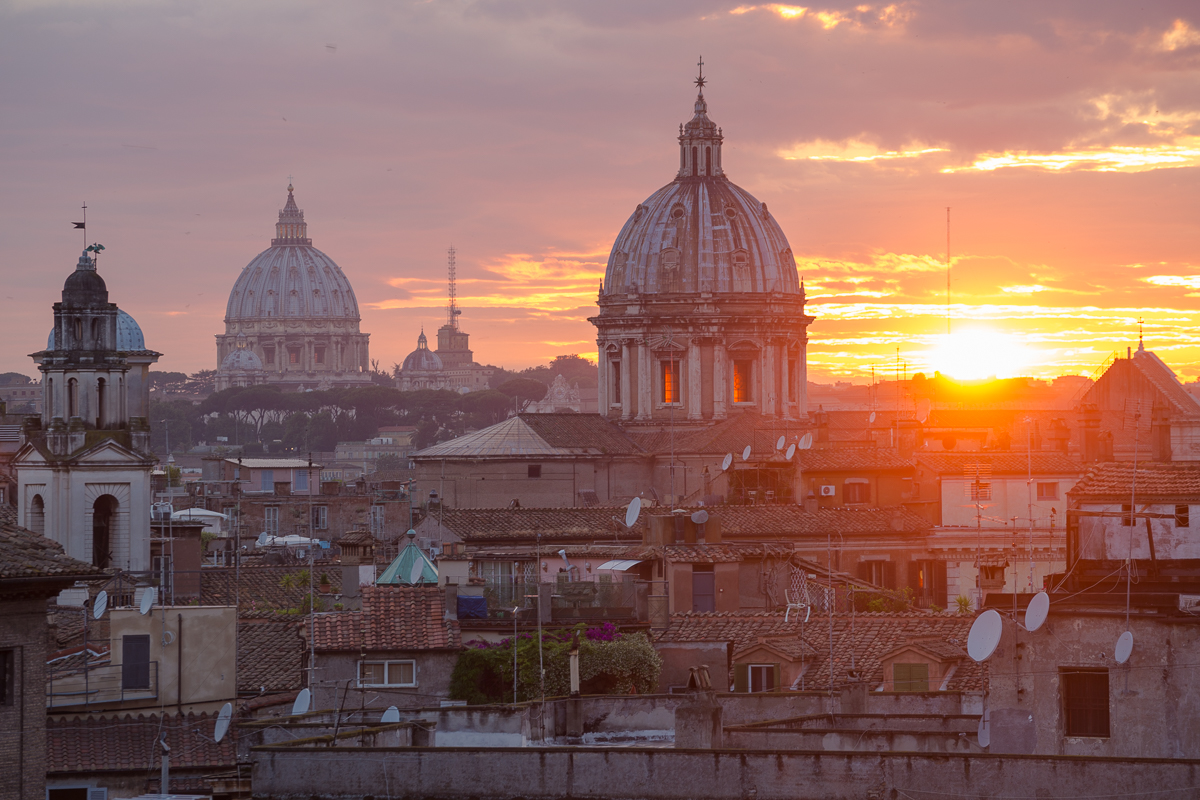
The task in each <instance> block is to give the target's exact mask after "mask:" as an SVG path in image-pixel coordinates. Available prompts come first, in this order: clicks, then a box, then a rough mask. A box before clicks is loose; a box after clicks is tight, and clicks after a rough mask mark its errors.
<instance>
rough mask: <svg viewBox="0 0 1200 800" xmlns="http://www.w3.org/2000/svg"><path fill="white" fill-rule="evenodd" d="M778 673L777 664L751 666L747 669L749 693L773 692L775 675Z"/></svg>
mask: <svg viewBox="0 0 1200 800" xmlns="http://www.w3.org/2000/svg"><path fill="white" fill-rule="evenodd" d="M778 671H779V666H778V665H777V664H751V665H750V666H749V667H748V668H747V673H748V675H749V678H750V691H751V692H773V691H775V673H776V672H778Z"/></svg>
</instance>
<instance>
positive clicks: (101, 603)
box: [92, 589, 108, 619]
mask: <svg viewBox="0 0 1200 800" xmlns="http://www.w3.org/2000/svg"><path fill="white" fill-rule="evenodd" d="M105 611H108V592H106V591H104V590H103V589H101V590H100V593H99V594H98V595H96V602H95V603H94V604H93V605H92V619H100V618H101V617H103V616H104V612H105Z"/></svg>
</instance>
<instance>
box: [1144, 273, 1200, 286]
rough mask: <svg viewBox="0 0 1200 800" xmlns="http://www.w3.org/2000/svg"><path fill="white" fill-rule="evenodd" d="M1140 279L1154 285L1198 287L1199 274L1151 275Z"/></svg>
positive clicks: (1199, 282)
mask: <svg viewBox="0 0 1200 800" xmlns="http://www.w3.org/2000/svg"><path fill="white" fill-rule="evenodd" d="M1142 280H1143V281H1145V282H1146V283H1152V284H1154V285H1155V286H1186V287H1187V288H1189V289H1200V275H1151V276H1150V277H1149V278H1142Z"/></svg>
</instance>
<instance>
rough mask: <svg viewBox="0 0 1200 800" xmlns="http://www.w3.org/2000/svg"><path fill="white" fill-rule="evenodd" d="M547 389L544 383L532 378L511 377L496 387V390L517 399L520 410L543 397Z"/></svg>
mask: <svg viewBox="0 0 1200 800" xmlns="http://www.w3.org/2000/svg"><path fill="white" fill-rule="evenodd" d="M548 390H549V387H548V386H547V385H546V384H544V383H542V382H541V381H538V380H534V379H532V378H513V379H512V380H511V381H507V382H505V383H502V384H500V386H499V387H498V391H500V392H503V393H504V394H506V395H508V396H509V397H513V398H516V399H517V400H518V401H519V403H520V410H521V411H524V410H525V409H526V408H528V407H529V404H530V403H536V402H537V401H538V400H541V399H542V398H543V397H545V396H546V392H547V391H548Z"/></svg>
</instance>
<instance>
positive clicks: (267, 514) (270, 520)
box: [263, 506, 279, 536]
mask: <svg viewBox="0 0 1200 800" xmlns="http://www.w3.org/2000/svg"><path fill="white" fill-rule="evenodd" d="M263 527H264V528H266V531H267V533H269V534H271V535H272V536H275V535H277V534H278V533H279V506H267V507H266V508H264V509H263Z"/></svg>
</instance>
